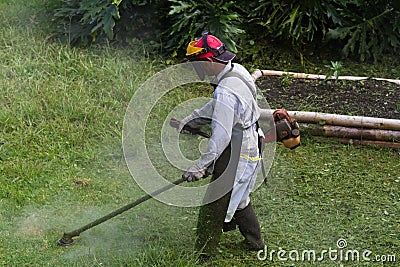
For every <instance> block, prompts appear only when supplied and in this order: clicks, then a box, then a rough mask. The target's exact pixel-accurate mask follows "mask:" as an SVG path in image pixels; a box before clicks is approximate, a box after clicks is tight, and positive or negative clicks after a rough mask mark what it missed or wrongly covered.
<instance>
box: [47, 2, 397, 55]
mask: <svg viewBox="0 0 400 267" xmlns="http://www.w3.org/2000/svg"><path fill="white" fill-rule="evenodd" d="M399 6H400V4H398V1H395V0H373V1H368V2H365V1H361V0H333V1H329V0H309V1H301V0H293V1H291V0H281V1H278V0H252V1H232V0H218V1H209V0H204V1H195V0H168V1H165V0H164V1H161V0H118V1H117V0H114V1H112V0H84V1H78V0H61V6H60V7H58V8H56V10H55V15H54V17H55V21H56V23H57V24H58V25H59V26H58V30H57V31H58V33H60V34H61V36H62V39H63V40H64V41H67V42H69V43H71V44H89V43H93V42H99V41H102V40H117V41H122V42H124V43H128V44H129V43H133V44H134V43H135V42H134V41H133V40H135V39H136V38H139V39H142V38H144V39H147V40H152V41H153V43H158V44H160V46H159V47H162V48H163V51H165V50H164V49H166V51H167V52H169V53H172V52H177V51H178V50H180V51H184V50H185V48H186V44H187V43H188V42H189V41H191V40H193V39H194V38H195V37H199V36H200V35H201V33H202V32H204V31H210V32H212V33H213V34H215V35H216V36H218V37H219V38H220V39H221V41H223V42H224V43H225V44H226V45H227V46H228V47H229V49H231V50H232V51H236V50H237V47H238V44H237V41H239V40H240V39H242V40H256V39H258V40H260V39H261V40H270V39H274V40H277V41H278V42H280V43H287V42H290V44H291V45H292V46H297V47H302V46H303V45H306V44H307V45H308V44H311V45H314V47H320V44H321V43H322V42H324V43H326V44H331V47H334V49H337V50H336V51H335V52H338V51H339V50H342V52H343V55H344V56H345V57H350V56H356V57H359V58H360V59H361V60H366V59H371V58H374V59H375V60H377V59H378V58H380V56H381V55H383V54H385V53H389V54H390V53H392V54H396V53H397V52H398V50H399V47H400V7H399ZM116 33H117V34H116ZM132 41H133V42H132ZM250 53H251V51H250Z"/></svg>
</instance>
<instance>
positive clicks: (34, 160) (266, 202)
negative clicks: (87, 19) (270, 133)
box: [0, 1, 400, 266]
mask: <svg viewBox="0 0 400 267" xmlns="http://www.w3.org/2000/svg"><path fill="white" fill-rule="evenodd" d="M41 12H43V11H42V6H41V1H36V2H35V1H31V2H29V3H27V2H26V1H14V2H13V3H9V2H5V1H0V18H1V21H2V27H1V28H0V53H1V56H0V65H1V66H0V90H1V94H0V104H1V105H0V129H1V134H0V170H1V172H0V184H1V186H0V265H1V266H204V264H201V263H199V261H198V260H197V258H196V256H195V255H194V254H193V251H192V249H193V243H194V239H195V229H194V228H195V227H196V220H197V212H198V208H178V207H173V206H168V205H165V204H162V203H159V202H157V201H155V200H149V201H147V202H145V203H143V204H141V205H139V206H137V207H135V208H134V209H133V210H130V211H128V212H126V213H124V214H122V215H120V216H117V217H115V218H114V219H112V220H110V221H107V222H105V223H104V224H101V225H99V226H97V227H95V228H93V229H90V230H88V231H86V232H84V233H82V235H81V237H80V238H79V239H78V240H77V241H76V244H75V245H74V246H72V247H59V246H57V245H56V242H57V240H58V239H59V238H61V237H62V234H63V232H64V231H66V232H67V231H71V230H74V229H76V228H78V227H81V226H82V225H84V224H86V223H88V222H90V221H92V220H95V219H97V218H99V217H101V216H103V215H105V214H107V213H108V212H110V211H113V210H115V209H116V208H119V207H121V206H123V205H126V204H128V203H130V202H132V201H134V200H136V199H137V198H140V197H142V196H143V195H144V192H143V191H142V190H141V189H140V188H139V187H138V186H137V185H136V184H135V183H134V181H133V179H132V178H131V176H130V175H129V172H128V170H127V168H126V166H125V161H124V158H123V156H122V149H121V129H122V122H123V116H124V112H125V109H126V107H127V105H128V103H129V101H130V98H131V96H132V94H133V93H134V92H135V90H136V89H137V88H138V86H140V84H141V83H142V82H143V81H145V80H146V79H147V78H148V77H150V76H151V75H152V74H154V73H155V72H156V71H157V70H158V69H160V68H161V67H162V66H161V65H160V64H159V63H157V62H155V61H154V60H151V59H149V58H146V57H144V56H143V55H144V54H145V53H144V52H143V51H142V50H140V49H139V48H138V51H132V50H126V49H112V48H109V47H103V48H97V47H92V48H87V49H80V48H71V47H67V46H64V45H61V44H58V43H57V42H54V41H51V40H50V39H49V38H48V35H47V34H46V31H43V30H42V28H41V27H40V26H41V25H42V23H43V22H42V21H40V20H39V17H40V16H39V15H40V14H41ZM180 90H181V91H180ZM210 93H211V91H204V90H202V92H197V93H196V90H192V91H190V92H189V91H186V90H185V89H184V88H183V89H177V91H176V92H174V93H171V95H170V96H166V99H164V102H163V103H160V106H159V107H158V106H156V107H155V109H154V111H157V112H156V113H157V114H153V116H152V117H151V119H150V120H149V124H148V125H147V127H148V129H149V130H150V134H149V135H148V136H147V137H146V138H148V146H149V147H151V146H155V144H158V142H159V139H158V135H157V130H158V128H159V125H160V124H162V122H161V121H162V120H163V118H165V117H166V115H167V114H168V107H169V106H171V107H173V106H174V105H176V104H177V103H176V102H174V100H179V99H186V98H190V97H192V96H193V95H196V94H198V95H208V94H210ZM164 103H165V105H164ZM183 139H185V140H186V141H189V142H190V141H191V140H193V141H196V142H199V141H200V139H197V138H196V137H191V136H185V137H184V138H183ZM196 142H193V143H194V144H192V145H196ZM161 152H162V151H160V152H158V150H155V151H154V152H152V153H151V154H150V156H151V157H152V160H153V162H157V163H158V165H157V168H159V169H160V170H161V171H165V172H166V173H168V176H169V177H171V178H172V177H180V175H181V171H179V170H176V169H173V168H171V166H169V164H168V162H166V161H163V160H164V159H163V156H162V155H161ZM399 169H400V154H399V151H398V150H394V149H387V148H377V147H354V146H346V145H341V144H338V143H335V142H330V141H326V140H323V139H317V138H313V137H310V136H303V137H302V146H301V147H300V148H298V149H296V150H294V151H290V150H287V149H285V148H284V147H283V146H282V145H280V144H278V145H277V152H276V156H275V160H274V164H273V167H272V170H271V172H270V173H269V178H268V184H267V186H261V187H260V188H259V189H258V190H257V191H256V192H254V194H253V196H252V202H253V205H254V207H255V210H256V213H257V214H258V218H259V220H260V224H261V227H262V234H263V237H264V239H265V241H266V245H267V246H268V249H269V250H270V251H271V250H276V251H277V250H280V249H285V250H287V251H290V250H299V251H301V250H315V251H317V252H321V251H322V250H327V249H329V248H332V249H335V248H337V244H336V242H337V240H339V239H340V238H343V239H345V240H346V241H347V244H348V246H347V248H349V249H353V250H360V251H363V250H366V249H368V250H371V251H372V252H373V254H372V255H371V257H373V256H375V255H392V254H395V255H396V256H397V257H400V251H399V232H400V223H399V220H400V214H399V210H400V194H399V192H400V175H399ZM241 239H242V237H241V236H240V233H239V232H238V231H236V232H230V233H226V234H224V235H223V238H222V241H221V247H220V251H219V255H218V256H217V257H216V258H215V259H213V260H212V261H211V262H210V264H209V266H293V265H295V266H310V264H312V263H311V262H304V261H296V262H294V261H289V260H287V261H279V260H278V258H277V257H276V254H275V257H274V258H273V262H271V261H270V260H269V259H267V260H264V261H260V260H258V259H257V253H256V252H245V251H243V250H241V249H239V246H238V245H237V244H238V243H239V242H240V241H241ZM397 260H398V259H397ZM340 264H343V265H344V266H355V265H357V262H353V261H347V262H339V260H336V261H332V260H329V259H328V258H325V260H323V261H321V262H316V263H314V265H318V266H339V265H340ZM361 265H365V266H383V263H382V262H362V263H361ZM393 265H394V264H393ZM385 266H386V265H385Z"/></svg>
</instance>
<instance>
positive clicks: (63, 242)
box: [57, 119, 209, 247]
mask: <svg viewBox="0 0 400 267" xmlns="http://www.w3.org/2000/svg"><path fill="white" fill-rule="evenodd" d="M170 125H171V126H172V127H174V128H177V127H178V126H179V121H178V120H176V119H171V121H170ZM186 130H188V131H191V130H192V129H186ZM193 131H195V132H191V133H192V134H199V135H201V136H204V137H209V135H208V134H207V133H204V132H202V131H200V130H198V129H196V130H193ZM184 181H186V178H181V179H179V180H176V181H175V182H173V183H171V184H169V185H166V186H164V187H163V188H160V189H158V190H156V191H154V192H152V193H150V194H147V195H145V196H143V197H142V198H139V199H137V200H135V201H134V202H132V203H130V204H128V205H126V206H123V207H121V208H119V209H117V210H115V211H113V212H111V213H109V214H107V215H105V216H103V217H101V218H99V219H97V220H95V221H93V222H91V223H88V224H86V225H84V226H82V227H81V228H79V229H76V230H74V231H71V232H68V233H64V235H63V237H62V238H61V239H59V240H58V241H57V245H59V246H64V247H66V246H72V245H73V244H74V241H75V239H74V238H77V237H79V235H80V234H81V233H82V232H84V231H86V230H88V229H90V228H93V227H95V226H97V225H99V224H101V223H103V222H105V221H108V220H109V219H111V218H114V217H115V216H117V215H119V214H121V213H123V212H125V211H127V210H129V209H131V208H133V207H136V206H137V205H139V204H140V203H142V202H145V201H146V200H149V199H150V198H153V197H155V196H157V195H159V194H161V193H162V192H165V191H167V190H169V189H171V188H172V187H174V186H176V185H178V184H180V183H183V182H184Z"/></svg>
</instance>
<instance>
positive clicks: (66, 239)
mask: <svg viewBox="0 0 400 267" xmlns="http://www.w3.org/2000/svg"><path fill="white" fill-rule="evenodd" d="M74 242H75V240H74V239H73V238H72V236H70V235H68V234H66V233H64V235H63V237H62V238H61V239H59V240H58V241H57V245H59V246H63V247H68V246H72V245H73V244H74Z"/></svg>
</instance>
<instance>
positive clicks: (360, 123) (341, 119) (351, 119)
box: [260, 109, 400, 131]
mask: <svg viewBox="0 0 400 267" xmlns="http://www.w3.org/2000/svg"><path fill="white" fill-rule="evenodd" d="M273 112H274V110H272V109H262V110H261V116H260V119H266V118H270V117H271V116H272V113H273ZM288 113H289V115H290V116H292V117H293V118H295V119H296V120H297V121H298V122H304V123H318V124H320V123H323V124H328V125H337V126H345V127H357V128H368V129H381V130H396V131H400V120H395V119H385V118H374V117H363V116H347V115H338V114H328V113H319V112H306V111H288Z"/></svg>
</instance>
